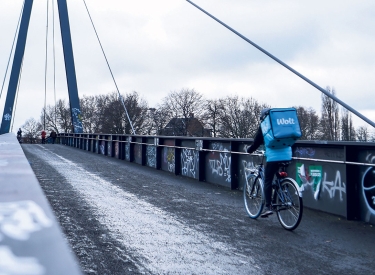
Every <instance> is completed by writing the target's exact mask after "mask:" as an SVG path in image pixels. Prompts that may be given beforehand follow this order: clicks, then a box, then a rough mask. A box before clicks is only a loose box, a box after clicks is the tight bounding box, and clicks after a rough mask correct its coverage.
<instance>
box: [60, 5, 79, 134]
mask: <svg viewBox="0 0 375 275" xmlns="http://www.w3.org/2000/svg"><path fill="white" fill-rule="evenodd" d="M57 4H58V8H59V17H60V29H61V37H62V44H63V49H64V60H65V72H66V81H67V83H68V92H69V102H70V111H71V116H72V125H73V132H74V133H82V132H83V131H82V130H83V129H82V120H81V108H80V104H79V97H78V88H77V78H76V71H75V67H74V57H73V46H72V38H71V35H70V25H69V15H68V7H67V4H66V0H58V1H57Z"/></svg>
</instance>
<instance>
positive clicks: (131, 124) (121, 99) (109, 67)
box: [83, 0, 136, 135]
mask: <svg viewBox="0 0 375 275" xmlns="http://www.w3.org/2000/svg"><path fill="white" fill-rule="evenodd" d="M83 3H84V4H85V7H86V10H87V14H88V15H89V17H90V21H91V24H92V27H93V28H94V31H95V34H96V37H97V39H98V42H99V45H100V48H101V49H102V53H103V55H104V58H105V61H106V62H107V66H108V69H109V71H110V73H111V76H112V79H113V82H114V83H115V86H116V90H117V93H118V96H119V98H120V101H121V103H122V106H123V107H124V110H125V113H126V116H127V117H128V120H129V123H130V126H131V128H132V131H133V134H134V135H135V134H136V133H135V130H134V127H133V123H132V121H131V119H130V117H129V114H128V110H127V109H126V106H125V103H124V99H123V98H122V96H121V94H120V90H119V88H118V86H117V83H116V80H115V77H114V76H113V73H112V69H111V66H110V65H109V62H108V59H107V56H106V54H105V52H104V49H103V46H102V43H101V42H100V39H99V35H98V32H97V31H96V28H95V25H94V22H93V20H92V18H91V15H90V12H89V9H88V7H87V5H86V1H85V0H83Z"/></svg>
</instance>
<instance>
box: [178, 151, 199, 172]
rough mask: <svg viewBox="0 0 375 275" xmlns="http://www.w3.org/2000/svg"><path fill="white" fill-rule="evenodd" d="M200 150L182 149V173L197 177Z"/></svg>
mask: <svg viewBox="0 0 375 275" xmlns="http://www.w3.org/2000/svg"><path fill="white" fill-rule="evenodd" d="M198 162H199V159H198V151H196V150H194V149H182V152H181V166H182V167H181V173H182V175H184V176H188V177H193V178H196V176H197V170H198Z"/></svg>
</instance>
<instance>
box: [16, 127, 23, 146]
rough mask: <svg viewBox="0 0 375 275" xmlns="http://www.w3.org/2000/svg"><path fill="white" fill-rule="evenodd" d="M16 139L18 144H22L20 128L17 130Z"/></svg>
mask: <svg viewBox="0 0 375 275" xmlns="http://www.w3.org/2000/svg"><path fill="white" fill-rule="evenodd" d="M17 139H18V142H19V143H22V130H21V128H19V129H18V132H17Z"/></svg>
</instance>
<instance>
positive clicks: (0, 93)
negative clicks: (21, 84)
mask: <svg viewBox="0 0 375 275" xmlns="http://www.w3.org/2000/svg"><path fill="white" fill-rule="evenodd" d="M24 7H25V2H23V5H22V8H21V13H20V16H19V18H18V23H17V28H16V32H15V33H14V38H13V43H12V48H11V50H10V54H9V58H8V64H7V68H6V70H5V75H4V80H3V85H2V86H1V91H0V99H1V96H2V94H3V89H4V83H5V79H6V77H7V74H8V69H9V63H10V59H11V57H12V52H13V49H14V43H15V42H16V37H17V33H18V29H19V27H20V22H21V18H22V12H23V8H24Z"/></svg>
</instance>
